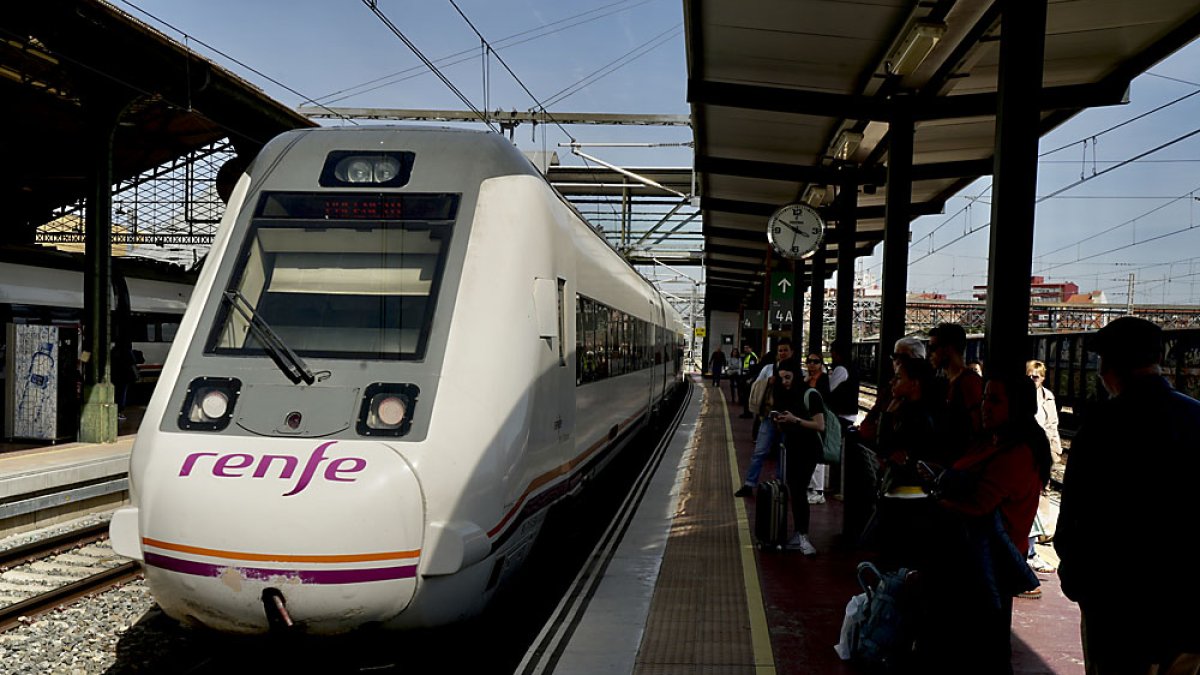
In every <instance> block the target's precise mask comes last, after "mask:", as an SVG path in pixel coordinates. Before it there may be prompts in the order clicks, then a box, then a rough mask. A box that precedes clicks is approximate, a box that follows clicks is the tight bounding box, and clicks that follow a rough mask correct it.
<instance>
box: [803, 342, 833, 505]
mask: <svg viewBox="0 0 1200 675" xmlns="http://www.w3.org/2000/svg"><path fill="white" fill-rule="evenodd" d="M804 366H805V369H806V370H807V371H808V374H807V375H806V376H805V378H804V383H805V384H807V385H808V386H809V387H810V388H812V389H816V390H817V392H818V393H820V394H821V399H822V400H825V401H828V400H829V375H828V374H826V373H825V361H824V360H823V359H822V358H821V355H820V354H809V355H808V358H807V359H805V361H804ZM827 466H829V465H828V464H825V463H823V462H820V463H818V464H817V466H816V468H814V469H813V474H812V478H811V479H809V481H808V495H807V498H808V503H809V504H824V503H825V468H826V467H827Z"/></svg>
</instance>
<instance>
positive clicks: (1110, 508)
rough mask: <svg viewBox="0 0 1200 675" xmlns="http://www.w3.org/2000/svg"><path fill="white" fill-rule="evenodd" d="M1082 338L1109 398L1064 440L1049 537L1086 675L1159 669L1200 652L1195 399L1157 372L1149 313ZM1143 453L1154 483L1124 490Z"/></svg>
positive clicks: (1198, 419)
mask: <svg viewBox="0 0 1200 675" xmlns="http://www.w3.org/2000/svg"><path fill="white" fill-rule="evenodd" d="M1088 349H1089V350H1090V351H1093V352H1095V353H1097V354H1099V356H1100V367H1099V371H1100V378H1101V380H1103V383H1104V388H1105V389H1106V390H1107V391H1108V393H1109V394H1110V395H1111V398H1110V399H1109V400H1107V401H1103V402H1100V403H1096V404H1094V405H1093V406H1092V408H1091V409H1090V410H1088V411H1087V416H1086V420H1085V422H1084V424H1083V426H1082V427H1081V428H1080V430H1079V433H1078V434H1077V435H1076V437H1075V439H1074V442H1073V443H1072V445H1071V458H1070V461H1069V462H1068V463H1067V473H1066V478H1065V479H1064V486H1063V494H1062V510H1061V512H1060V514H1059V519H1058V531H1057V532H1056V533H1055V538H1054V547H1055V549H1056V550H1057V551H1058V554H1059V557H1060V558H1061V559H1062V564H1061V566H1060V567H1059V570H1058V571H1059V577H1060V579H1061V581H1062V590H1063V593H1065V594H1066V595H1067V597H1069V598H1071V599H1072V600H1074V601H1075V602H1078V603H1079V609H1080V614H1081V615H1082V625H1081V631H1080V632H1081V635H1082V639H1083V652H1084V660H1085V662H1086V669H1087V673H1088V675H1108V674H1116V673H1120V674H1122V675H1125V674H1133V673H1151V672H1163V673H1165V672H1168V670H1169V668H1170V666H1171V664H1176V665H1177V666H1179V665H1181V664H1182V663H1183V662H1185V661H1186V660H1187V659H1189V658H1200V657H1196V654H1198V653H1200V610H1198V608H1200V584H1198V583H1197V582H1196V580H1195V579H1194V578H1193V576H1194V575H1195V562H1196V558H1195V546H1196V535H1195V529H1194V528H1195V526H1196V523H1197V522H1200V500H1197V499H1196V497H1195V490H1196V480H1197V478H1198V477H1200V401H1196V400H1195V399H1192V398H1189V397H1187V396H1184V395H1183V394H1180V393H1179V392H1177V391H1175V390H1174V389H1172V388H1171V385H1170V384H1169V383H1168V382H1167V381H1166V380H1165V379H1164V378H1163V377H1162V371H1161V369H1160V368H1159V362H1160V361H1161V359H1162V355H1163V341H1162V331H1161V330H1160V329H1159V328H1158V326H1155V325H1154V324H1152V323H1150V322H1149V321H1145V320H1142V319H1137V318H1134V317H1121V318H1119V319H1116V320H1115V321H1112V322H1111V323H1109V324H1108V325H1107V326H1105V327H1104V328H1102V329H1100V331H1099V332H1097V333H1096V335H1095V336H1094V337H1093V338H1092V340H1091V342H1090V343H1089V344H1088ZM1144 462H1152V466H1153V467H1154V475H1155V483H1156V484H1155V485H1154V487H1153V488H1152V489H1149V490H1145V491H1141V492H1139V493H1138V494H1137V495H1135V496H1133V497H1132V498H1130V497H1129V496H1128V493H1127V487H1128V485H1129V471H1130V468H1131V467H1132V466H1136V465H1140V464H1142V463H1144ZM1135 551H1136V553H1135ZM1130 555H1136V556H1137V557H1138V558H1140V559H1143V560H1146V561H1149V563H1150V567H1149V568H1146V567H1144V566H1142V565H1134V566H1131V565H1130V564H1129V563H1128V559H1129V556H1130ZM1189 655H1190V656H1189ZM1156 666H1157V667H1158V670H1157V671H1155V670H1154V668H1155V667H1156ZM1170 672H1177V671H1175V670H1170ZM1178 672H1189V673H1190V672H1195V671H1194V670H1188V669H1183V670H1180V671H1178Z"/></svg>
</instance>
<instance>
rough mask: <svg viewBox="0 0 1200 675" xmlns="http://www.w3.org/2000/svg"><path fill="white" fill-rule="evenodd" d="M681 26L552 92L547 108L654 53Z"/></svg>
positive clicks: (653, 38) (674, 27)
mask: <svg viewBox="0 0 1200 675" xmlns="http://www.w3.org/2000/svg"><path fill="white" fill-rule="evenodd" d="M682 26H683V23H682V22H681V23H677V24H675V25H674V26H671V27H670V28H668V29H667V30H665V31H663V32H661V33H659V34H658V35H655V36H654V37H652V38H650V39H649V40H647V41H645V42H643V43H642V44H640V45H638V46H636V47H634V48H633V49H630V50H629V51H627V52H625V53H624V54H622V55H621V56H619V57H617V58H616V59H613V60H612V61H609V62H608V63H606V64H604V65H603V66H600V67H599V68H597V69H596V70H593V71H592V72H591V73H588V74H587V75H585V76H583V77H581V78H580V79H579V80H577V81H575V82H574V83H572V84H569V85H567V86H566V87H563V88H562V89H559V90H558V91H556V92H554V93H553V94H551V95H550V96H548V97H547V98H546V101H545V104H546V105H547V106H551V105H556V104H558V103H562V102H563V101H565V100H566V99H568V98H570V97H571V96H574V95H575V94H577V93H579V92H580V91H583V90H584V89H586V88H588V87H590V86H591V85H592V84H594V83H596V82H598V81H599V80H601V79H603V78H605V77H608V76H609V75H612V74H613V73H615V72H617V71H618V70H620V69H621V68H624V67H625V66H627V65H629V64H631V63H633V62H634V61H637V60H638V59H640V58H642V57H643V56H645V55H647V54H649V53H650V52H652V51H654V50H655V49H658V48H659V47H661V46H663V45H665V44H667V43H668V42H669V41H670V40H671V39H672V38H674V37H675V35H677V34H678V33H679V32H680V31H681V29H682ZM655 42H657V44H651V43H655ZM639 51H640V52H641V53H638V54H636V55H635V52H639ZM626 59H628V60H626ZM621 61H624V63H619V62H621ZM618 63H619V65H615V66H614V64H618ZM602 71H607V72H602Z"/></svg>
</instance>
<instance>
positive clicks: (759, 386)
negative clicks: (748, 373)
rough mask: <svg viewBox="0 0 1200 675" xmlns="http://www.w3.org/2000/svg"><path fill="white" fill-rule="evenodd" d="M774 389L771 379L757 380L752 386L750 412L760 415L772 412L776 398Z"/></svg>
mask: <svg viewBox="0 0 1200 675" xmlns="http://www.w3.org/2000/svg"><path fill="white" fill-rule="evenodd" d="M772 389H773V388H772V387H771V384H770V378H767V379H765V380H755V381H754V384H752V385H750V410H753V411H754V412H756V413H759V414H763V413H764V412H766V411H768V410H770V409H771V406H772V405H773V403H774V402H773V401H772V399H774V398H775V397H774V395H773V392H772Z"/></svg>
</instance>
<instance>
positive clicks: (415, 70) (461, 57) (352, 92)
mask: <svg viewBox="0 0 1200 675" xmlns="http://www.w3.org/2000/svg"><path fill="white" fill-rule="evenodd" d="M655 1H657V0H641V2H635V3H633V4H628V3H629V0H620V1H619V2H613V3H609V4H607V5H601V6H600V7H596V8H594V9H589V10H587V11H584V12H579V13H578V14H572V15H571V16H568V17H566V18H563V19H559V20H557V21H551V22H550V23H548V24H544V25H541V26H536V27H534V28H529V29H526V30H523V31H521V32H519V33H513V34H512V35H508V36H505V37H502V38H500V39H499V40H496V41H495V42H494V43H493V47H494V48H495V49H497V50H500V49H508V48H509V47H516V46H517V45H522V44H525V43H526V42H532V41H534V40H540V39H541V38H544V37H549V36H551V35H554V34H555V33H560V32H562V31H565V30H569V29H571V28H575V27H576V26H582V25H585V24H588V23H591V22H593V21H598V20H600V19H603V18H606V17H609V16H612V15H614V14H619V13H621V12H625V11H628V10H631V9H633V8H635V7H639V6H641V5H645V4H647V3H650V2H655ZM617 5H626V6H625V7H620V8H618V9H614V10H612V11H609V12H604V13H602V14H598V15H596V16H593V17H589V18H587V19H582V20H580V21H576V22H575V23H571V24H568V25H566V26H560V27H558V28H554V29H553V30H546V29H547V28H551V27H552V26H557V25H558V24H561V23H565V22H568V21H573V20H575V19H579V18H580V17H584V16H587V15H588V14H595V13H596V12H603V10H606V9H609V8H611V7H616V6H617ZM530 33H538V34H536V35H532V36H530V37H527V38H525V39H523V40H517V41H516V42H513V40H515V39H516V38H519V37H523V36H526V35H529V34H530ZM506 43H507V44H506ZM474 58H475V49H474V48H473V47H472V48H468V49H463V50H461V51H457V52H454V53H453V54H447V55H446V56H441V57H438V58H436V59H433V62H434V63H436V64H437V65H438V66H439V67H441V68H446V67H449V66H454V65H458V64H460V63H464V62H466V61H470V60H472V59H474ZM425 72H426V70H425V67H424V65H418V66H412V67H409V68H402V69H400V70H397V71H394V72H391V73H388V74H387V75H380V76H379V77H375V78H372V79H370V80H367V81H365V82H360V83H359V84H356V85H352V86H349V87H345V88H343V89H339V90H337V91H334V92H330V93H328V94H324V95H322V96H318V97H317V100H319V101H324V102H325V103H337V102H339V101H343V100H345V99H347V98H351V97H354V96H359V95H362V94H366V93H369V92H372V91H376V90H378V89H382V88H384V87H390V86H391V85H393V84H397V83H400V82H403V81H405V80H408V79H411V78H413V77H418V76H421V75H424V74H425ZM392 78H396V79H392ZM371 85H377V86H371ZM364 87H365V88H364ZM359 90H361V91H359ZM334 97H337V98H334Z"/></svg>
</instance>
